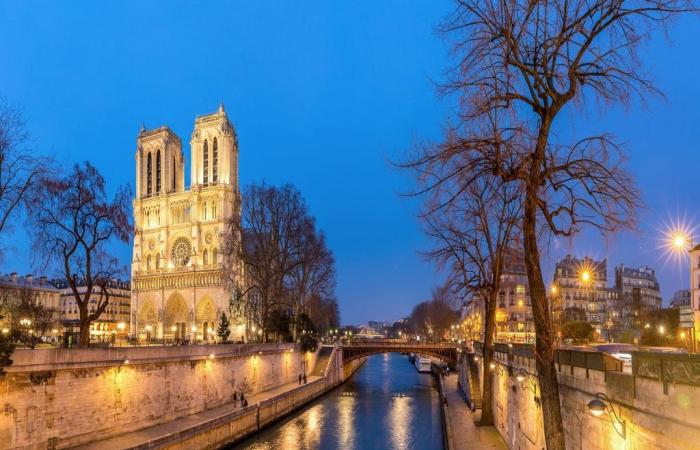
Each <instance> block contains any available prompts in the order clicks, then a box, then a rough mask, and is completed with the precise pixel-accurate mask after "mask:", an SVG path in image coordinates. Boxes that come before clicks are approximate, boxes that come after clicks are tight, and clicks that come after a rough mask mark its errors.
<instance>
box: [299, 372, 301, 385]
mask: <svg viewBox="0 0 700 450" xmlns="http://www.w3.org/2000/svg"><path fill="white" fill-rule="evenodd" d="M299 386H301V374H299Z"/></svg>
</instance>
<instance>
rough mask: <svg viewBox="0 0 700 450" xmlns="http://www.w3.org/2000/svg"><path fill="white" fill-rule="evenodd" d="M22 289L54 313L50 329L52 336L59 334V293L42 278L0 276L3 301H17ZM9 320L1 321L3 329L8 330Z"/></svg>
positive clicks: (13, 274) (12, 274)
mask: <svg viewBox="0 0 700 450" xmlns="http://www.w3.org/2000/svg"><path fill="white" fill-rule="evenodd" d="M22 289H29V290H31V291H32V293H33V294H34V298H35V299H36V300H37V301H38V302H39V303H40V304H41V305H42V306H43V307H44V308H46V309H50V310H53V311H54V314H55V317H56V319H55V324H54V326H53V328H52V334H53V335H57V334H58V333H60V332H61V330H60V322H59V300H60V297H61V291H60V290H59V289H56V287H54V285H53V284H51V282H50V281H49V280H48V279H47V278H46V277H44V276H42V277H35V276H33V275H31V274H29V275H25V276H20V275H18V274H17V273H16V272H13V273H10V274H7V275H2V276H0V290H1V291H2V297H3V301H6V302H10V303H11V302H16V301H19V291H20V290H22ZM9 319H10V318H9V317H8V318H5V319H4V320H3V323H2V327H3V328H9V325H8V324H9Z"/></svg>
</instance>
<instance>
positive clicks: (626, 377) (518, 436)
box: [460, 344, 700, 450]
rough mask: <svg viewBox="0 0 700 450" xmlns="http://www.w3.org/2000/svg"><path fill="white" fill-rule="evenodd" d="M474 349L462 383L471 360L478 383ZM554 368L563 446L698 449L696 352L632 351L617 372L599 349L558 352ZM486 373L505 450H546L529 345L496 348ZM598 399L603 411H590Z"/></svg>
mask: <svg viewBox="0 0 700 450" xmlns="http://www.w3.org/2000/svg"><path fill="white" fill-rule="evenodd" d="M475 347H476V349H477V353H476V354H470V355H467V354H464V357H463V360H462V363H461V367H462V368H463V373H461V374H460V376H461V377H462V378H461V379H464V378H465V377H468V376H470V374H469V373H468V368H469V366H470V362H471V364H476V365H477V366H478V373H479V376H480V379H481V380H483V375H484V367H483V364H482V361H483V359H482V358H481V357H480V355H481V353H480V351H479V349H480V345H475ZM467 358H469V359H470V360H471V361H469V360H467ZM556 368H557V373H558V378H559V393H560V400H561V412H562V418H563V421H564V436H565V439H566V448H567V449H574V450H579V449H580V450H584V449H585V450H607V449H623V448H625V449H652V448H653V449H668V450H681V449H691V448H698V435H700V425H698V424H700V355H682V354H668V353H652V352H634V353H633V354H632V367H631V368H630V369H629V370H623V369H624V366H623V362H622V361H621V360H618V359H616V358H614V357H612V356H610V355H607V354H605V353H602V352H595V351H578V350H560V351H559V352H558V354H557V363H556ZM486 370H490V371H491V372H492V373H493V377H494V379H493V383H494V396H493V411H494V415H495V421H496V428H497V429H498V431H499V433H500V434H501V436H502V437H503V439H504V440H505V442H506V444H507V445H508V447H509V448H512V449H523V450H527V449H533V450H535V449H537V450H540V449H542V448H544V447H545V441H544V431H543V426H542V410H541V407H540V390H539V386H538V383H537V371H536V368H535V359H534V348H533V347H532V346H530V345H523V344H510V345H507V344H498V345H496V347H495V359H494V366H493V368H491V369H489V368H487V369H486ZM465 372H466V373H465ZM596 396H598V397H599V398H601V399H603V400H604V402H605V403H606V407H607V411H609V412H606V413H604V414H601V415H600V416H594V415H593V414H591V412H590V411H589V409H588V406H587V405H588V403H589V402H590V401H591V400H592V399H594V398H596ZM612 410H614V414H613V413H612Z"/></svg>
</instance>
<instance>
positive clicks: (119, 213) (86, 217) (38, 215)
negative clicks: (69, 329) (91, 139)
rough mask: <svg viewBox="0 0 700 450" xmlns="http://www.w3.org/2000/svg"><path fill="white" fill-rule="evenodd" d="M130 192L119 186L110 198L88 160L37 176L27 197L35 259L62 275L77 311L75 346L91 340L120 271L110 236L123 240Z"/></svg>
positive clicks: (127, 226)
mask: <svg viewBox="0 0 700 450" xmlns="http://www.w3.org/2000/svg"><path fill="white" fill-rule="evenodd" d="M130 199H131V195H130V193H129V190H128V188H127V187H120V188H119V189H118V190H117V193H116V194H115V196H114V198H113V199H112V200H111V201H110V200H108V199H107V195H106V193H105V183H104V178H102V175H100V173H99V172H98V171H97V169H95V167H93V166H92V165H91V164H90V163H88V162H86V163H84V164H83V165H78V164H76V165H75V166H73V168H72V170H70V171H69V172H68V173H66V174H64V175H60V176H56V177H53V176H45V177H42V179H41V182H40V184H39V185H38V188H37V189H36V193H35V195H33V198H32V200H31V206H30V215H29V216H30V217H29V225H30V227H31V233H32V240H33V247H34V254H35V257H36V258H38V260H37V262H38V263H39V264H41V265H42V266H43V267H55V268H56V269H57V270H58V271H59V273H61V275H62V276H63V277H64V278H65V280H66V283H67V285H68V286H69V288H70V290H71V292H72V293H73V296H74V297H75V302H76V304H77V306H78V311H79V312H80V336H79V346H80V347H87V346H88V345H89V343H90V324H91V323H92V322H93V321H95V320H97V319H98V318H99V317H100V315H101V314H102V312H104V310H105V308H107V305H109V300H110V297H111V288H110V282H111V281H112V280H113V279H114V278H116V277H118V276H119V275H121V274H123V273H125V267H124V266H123V265H120V264H119V261H118V260H117V259H116V258H115V257H113V256H111V253H110V248H109V245H110V244H112V243H113V242H114V241H115V240H116V241H120V242H125V243H126V242H128V241H129V238H130V237H131V230H132V226H131V224H130V222H129V217H130V214H129V202H130Z"/></svg>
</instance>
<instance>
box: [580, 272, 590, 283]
mask: <svg viewBox="0 0 700 450" xmlns="http://www.w3.org/2000/svg"><path fill="white" fill-rule="evenodd" d="M581 281H583V282H584V284H588V282H589V281H591V273H590V272H589V271H587V270H584V271H583V272H581Z"/></svg>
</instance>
